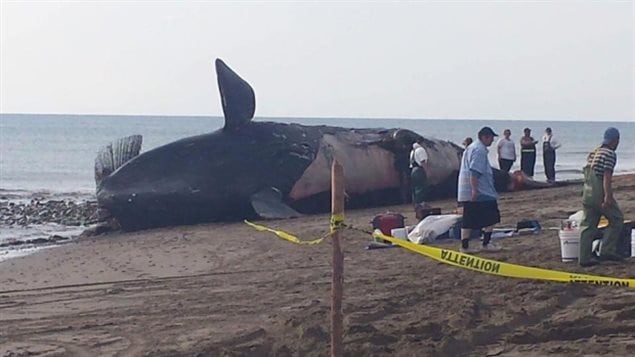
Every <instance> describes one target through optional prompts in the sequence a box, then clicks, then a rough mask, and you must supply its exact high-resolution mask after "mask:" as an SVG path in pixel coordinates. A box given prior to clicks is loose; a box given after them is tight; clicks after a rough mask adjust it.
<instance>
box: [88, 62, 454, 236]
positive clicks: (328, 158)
mask: <svg viewBox="0 0 635 357" xmlns="http://www.w3.org/2000/svg"><path fill="white" fill-rule="evenodd" d="M216 73H217V76H218V86H219V89H220V93H221V98H222V105H223V112H224V116H225V126H224V127H223V128H222V129H220V130H217V131H215V132H212V133H209V134H203V135H198V136H193V137H189V138H185V139H181V140H178V141H175V142H172V143H169V144H167V145H164V146H161V147H158V148H155V149H152V150H150V151H147V152H144V153H143V154H141V155H139V152H140V149H141V141H142V138H141V136H138V135H135V136H131V137H128V138H124V139H119V140H117V141H115V142H114V143H112V144H111V145H108V146H107V147H105V148H103V149H102V150H101V151H100V152H99V154H98V156H97V159H96V162H95V179H96V183H97V200H98V203H99V205H100V206H101V207H103V208H105V209H107V210H108V211H109V212H110V213H111V214H112V215H113V216H114V217H115V218H117V220H118V221H119V223H120V224H121V226H122V227H123V228H124V229H142V228H148V227H159V226H168V225H179V224H191V223H197V222H210V221H220V220H237V219H243V218H248V217H255V216H260V217H264V218H282V217H293V216H297V215H299V213H298V211H299V212H305V213H310V212H319V211H326V210H328V207H329V191H330V163H331V162H332V160H333V159H337V160H338V161H340V162H341V163H342V165H343V166H344V172H345V178H346V191H347V194H348V195H349V200H348V204H349V206H352V207H355V206H356V207H364V206H369V205H382V204H394V203H398V202H400V200H401V199H402V197H403V194H402V190H403V188H404V183H405V178H406V177H407V176H408V175H409V172H408V162H407V158H408V153H409V151H410V148H411V145H412V143H413V142H414V141H415V140H417V138H420V135H418V134H416V133H415V132H412V131H410V130H405V129H350V128H341V127H332V126H306V125H299V124H284V123H274V122H253V121H251V119H252V118H253V114H254V111H255V96H254V92H253V89H252V88H251V86H249V84H248V83H247V82H245V81H244V80H243V79H242V78H240V77H239V76H238V75H237V74H236V73H234V72H233V71H232V70H231V69H230V68H229V67H228V66H227V65H225V63H224V62H223V61H221V60H220V59H218V60H216ZM424 146H425V147H426V150H427V151H428V156H429V161H430V170H429V171H430V172H429V180H430V183H431V184H432V185H433V186H434V189H433V190H432V191H433V192H435V195H437V196H450V195H452V194H454V193H455V192H456V175H457V172H458V168H459V161H460V155H461V153H462V149H461V148H460V147H459V146H457V145H455V144H453V143H450V142H448V141H442V140H437V139H432V138H429V139H426V140H425V144H424Z"/></svg>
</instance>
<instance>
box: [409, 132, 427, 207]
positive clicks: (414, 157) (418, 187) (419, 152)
mask: <svg viewBox="0 0 635 357" xmlns="http://www.w3.org/2000/svg"><path fill="white" fill-rule="evenodd" d="M427 162H428V153H427V152H426V149H425V148H424V147H423V138H419V139H417V142H415V143H414V144H412V151H411V152H410V182H411V185H412V202H413V203H414V205H415V206H416V205H417V204H420V203H423V202H425V200H426V199H427V198H428V186H429V185H428V175H427V174H426V165H427Z"/></svg>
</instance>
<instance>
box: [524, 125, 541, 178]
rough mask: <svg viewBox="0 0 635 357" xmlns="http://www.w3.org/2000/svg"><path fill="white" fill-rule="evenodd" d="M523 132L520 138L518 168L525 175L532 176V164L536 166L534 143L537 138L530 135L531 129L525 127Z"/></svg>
mask: <svg viewBox="0 0 635 357" xmlns="http://www.w3.org/2000/svg"><path fill="white" fill-rule="evenodd" d="M523 133H524V134H525V135H524V136H523V137H522V138H520V170H521V171H522V172H523V173H524V174H525V175H527V176H529V177H531V178H533V177H534V166H536V144H538V141H537V140H534V138H533V137H532V136H531V129H529V128H525V129H524V130H523Z"/></svg>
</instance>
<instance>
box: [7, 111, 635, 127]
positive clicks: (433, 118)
mask: <svg viewBox="0 0 635 357" xmlns="http://www.w3.org/2000/svg"><path fill="white" fill-rule="evenodd" d="M3 115H14V116H18V115H19V116H32V115H39V116H85V117H131V116H134V117H142V118H143V117H151V118H157V117H160V118H163V117H165V118H221V119H222V118H223V116H222V115H209V114H113V113H108V114H99V113H12V112H7V113H1V112H0V116H3ZM294 118H297V119H336V120H337V119H354V120H453V121H468V120H475V121H477V120H478V121H488V120H491V121H524V122H534V121H535V122H584V123H633V124H635V118H631V119H607V120H598V119H591V120H580V119H576V118H572V119H569V118H555V119H544V118H538V119H534V118H532V119H523V118H480V117H470V118H461V117H416V118H415V117H380V116H377V117H353V116H351V117H348V116H286V115H284V116H270V115H267V116H258V115H254V118H253V120H259V119H294Z"/></svg>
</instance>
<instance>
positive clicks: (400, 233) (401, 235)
mask: <svg viewBox="0 0 635 357" xmlns="http://www.w3.org/2000/svg"><path fill="white" fill-rule="evenodd" d="M390 235H391V236H393V237H395V238H397V239H402V240H408V230H407V229H406V228H393V229H391V230H390Z"/></svg>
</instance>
